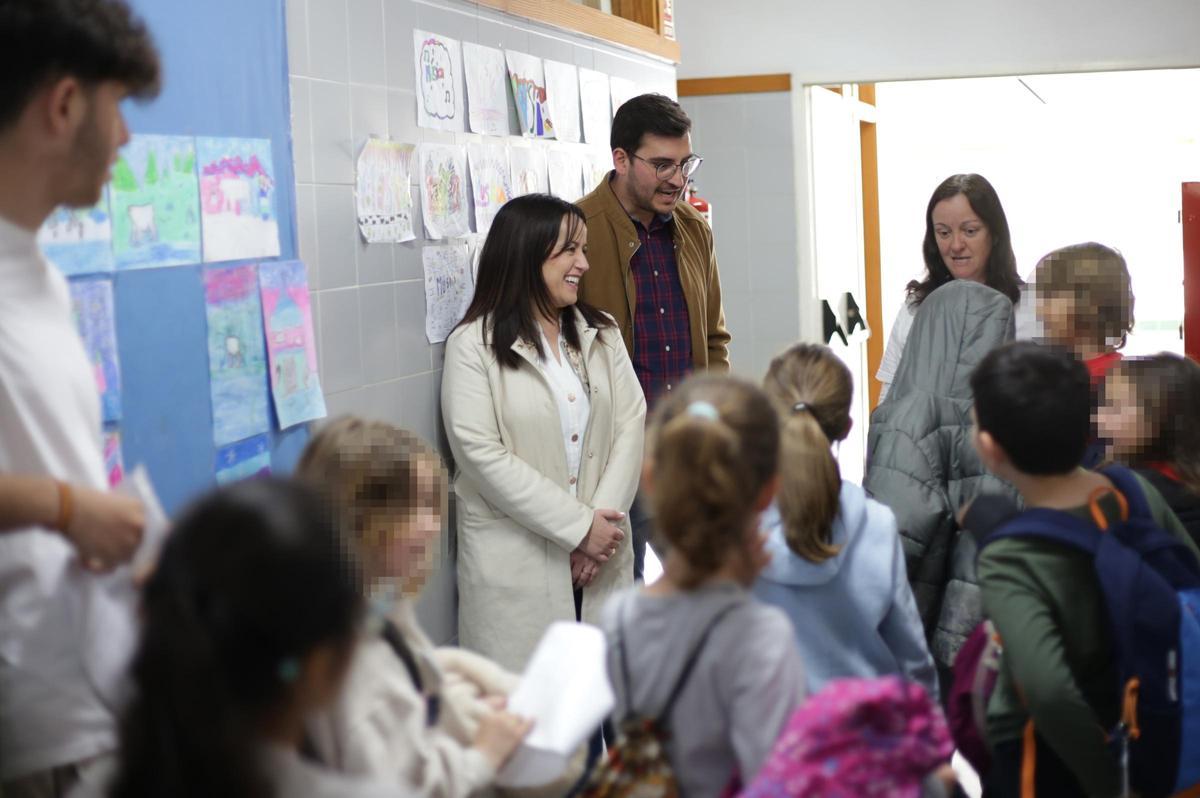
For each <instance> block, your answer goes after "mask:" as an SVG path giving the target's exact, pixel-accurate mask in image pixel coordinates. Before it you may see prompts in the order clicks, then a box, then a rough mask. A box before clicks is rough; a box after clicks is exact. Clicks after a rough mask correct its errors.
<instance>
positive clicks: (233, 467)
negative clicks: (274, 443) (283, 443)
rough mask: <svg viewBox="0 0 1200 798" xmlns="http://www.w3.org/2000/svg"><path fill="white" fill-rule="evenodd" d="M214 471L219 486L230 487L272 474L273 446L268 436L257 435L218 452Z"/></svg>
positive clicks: (223, 447)
mask: <svg viewBox="0 0 1200 798" xmlns="http://www.w3.org/2000/svg"><path fill="white" fill-rule="evenodd" d="M215 461H216V462H215V463H214V468H213V470H214V471H215V472H216V477H217V484H218V485H228V484H229V483H230V482H237V481H238V480H242V479H250V478H251V477H260V476H266V475H267V474H270V473H271V446H270V440H269V439H268V436H266V435H255V436H254V437H253V438H249V439H247V440H244V441H238V442H237V443H231V444H229V445H228V446H222V447H221V448H220V449H218V450H217V456H216V458H215Z"/></svg>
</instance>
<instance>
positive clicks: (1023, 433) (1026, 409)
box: [971, 341, 1092, 476]
mask: <svg viewBox="0 0 1200 798" xmlns="http://www.w3.org/2000/svg"><path fill="white" fill-rule="evenodd" d="M971 391H972V392H973V393H974V396H975V420H976V423H977V424H978V425H979V430H980V431H981V432H987V433H988V434H990V435H991V436H992V438H993V439H994V440H995V441H996V443H998V444H1000V446H1001V447H1003V449H1004V451H1005V453H1006V454H1007V455H1008V459H1009V460H1010V461H1012V464H1013V466H1015V467H1016V468H1017V470H1018V471H1021V472H1023V473H1026V474H1035V475H1040V476H1046V475H1051V474H1065V473H1068V472H1069V471H1071V470H1072V469H1074V468H1076V467H1077V466H1078V465H1079V464H1080V462H1081V461H1082V460H1083V455H1084V452H1085V450H1086V449H1087V445H1088V440H1089V439H1090V438H1091V429H1092V427H1091V420H1092V418H1091V416H1092V411H1091V404H1092V402H1091V380H1090V378H1089V376H1088V370H1087V368H1086V367H1085V366H1084V365H1083V363H1081V362H1080V361H1079V360H1078V359H1077V358H1076V357H1075V356H1074V355H1072V354H1071V353H1070V352H1068V351H1067V350H1065V349H1059V348H1058V347H1053V346H1040V345H1038V344H1035V343H1032V342H1030V341H1018V342H1016V343H1011V344H1007V345H1005V346H1002V347H1000V348H999V349H996V350H993V351H992V352H990V353H989V354H988V355H987V357H985V358H984V359H983V362H981V363H980V364H979V365H978V366H977V367H976V368H975V371H974V373H973V374H971Z"/></svg>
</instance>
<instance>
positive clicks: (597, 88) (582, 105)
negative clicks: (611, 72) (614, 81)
mask: <svg viewBox="0 0 1200 798" xmlns="http://www.w3.org/2000/svg"><path fill="white" fill-rule="evenodd" d="M611 97H612V95H611V92H610V91H609V87H608V75H606V74H604V73H603V72H595V71H593V70H591V69H585V68H583V67H580V68H579V110H580V111H581V112H582V114H583V140H584V141H586V142H587V143H588V144H596V145H598V146H601V147H607V146H608V144H609V133H610V132H611V129H612V109H611V108H610V107H609V106H610V104H611V103H612V99H611Z"/></svg>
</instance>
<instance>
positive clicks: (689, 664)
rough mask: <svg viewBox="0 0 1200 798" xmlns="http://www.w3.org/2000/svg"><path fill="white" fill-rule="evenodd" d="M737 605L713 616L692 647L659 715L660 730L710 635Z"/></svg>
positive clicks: (729, 606)
mask: <svg viewBox="0 0 1200 798" xmlns="http://www.w3.org/2000/svg"><path fill="white" fill-rule="evenodd" d="M737 606H738V605H737V604H729V605H727V606H725V607H722V608H721V609H720V610H718V611H717V613H716V614H715V615H713V617H712V619H711V620H709V622H708V627H707V628H706V629H705V630H704V634H702V635H700V639H699V640H697V641H696V645H694V646H692V650H691V651H690V652H688V658H687V660H686V661H685V662H684V664H683V670H682V671H680V673H679V679H678V680H677V681H676V682H675V686H674V687H673V688H672V689H671V694H670V695H668V696H667V703H665V704H663V708H662V709H661V710H660V711H659V713H658V719H657V723H658V726H659V728H663V727H665V726H666V723H667V718H668V717H670V715H671V710H672V709H674V708H675V701H676V700H677V699H678V698H679V694H680V693H682V692H683V688H684V687H685V686H686V685H687V681H688V678H689V677H690V676H691V675H692V670H693V669H694V668H695V667H696V661H697V660H699V659H700V653H701V652H702V651H703V650H704V644H705V643H707V642H708V637H709V635H711V634H712V630H713V629H715V628H717V624H718V623H719V622H720V620H721V619H722V618H724V617H725V616H726V615H728V614H729V613H730V612H732V611H733V609H734V608H735V607H737Z"/></svg>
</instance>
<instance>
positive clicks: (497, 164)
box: [467, 144, 512, 235]
mask: <svg viewBox="0 0 1200 798" xmlns="http://www.w3.org/2000/svg"><path fill="white" fill-rule="evenodd" d="M467 161H468V163H469V164H470V167H471V200H472V202H471V205H472V207H474V209H475V232H476V233H479V234H481V235H486V234H487V231H488V230H490V229H491V228H492V219H495V218H496V214H497V213H499V211H500V208H501V206H503V205H504V203H506V202H508V200H509V199H510V198H511V197H512V179H511V178H510V176H509V169H508V148H507V147H505V146H504V145H503V144H468V145H467Z"/></svg>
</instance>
